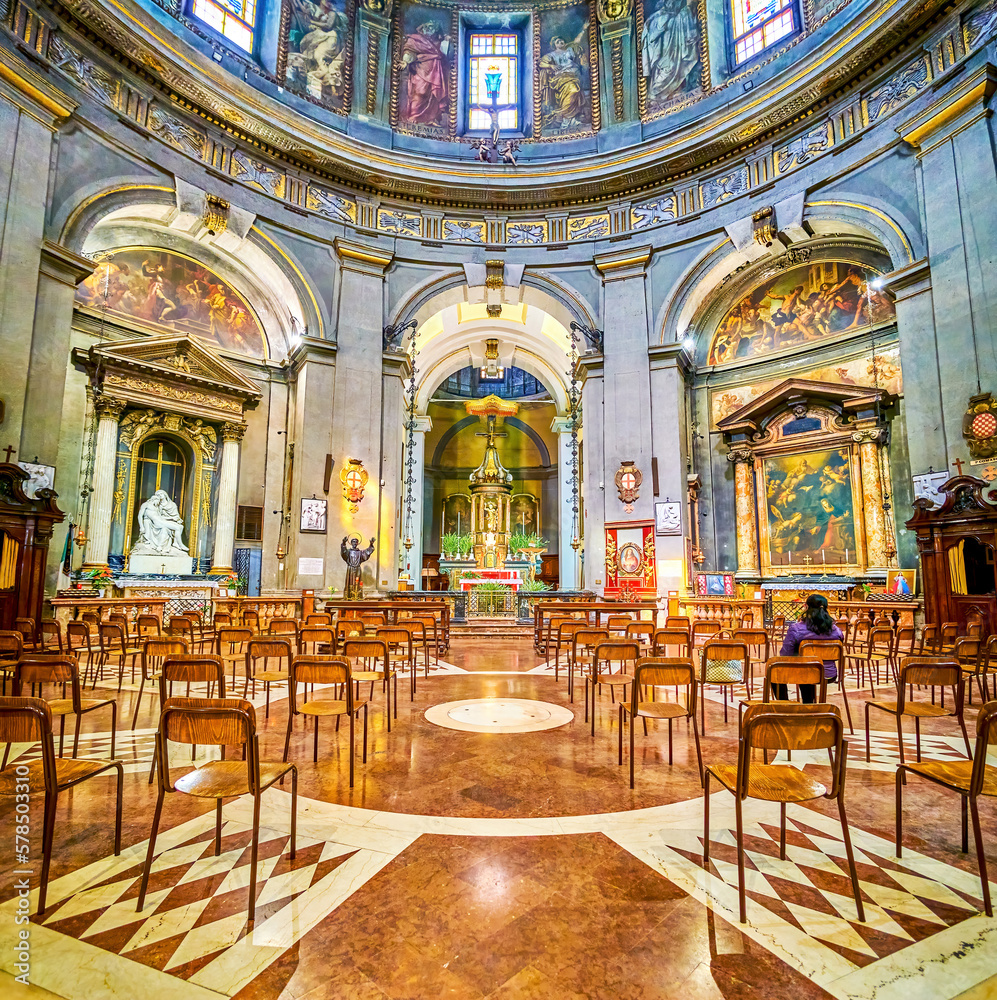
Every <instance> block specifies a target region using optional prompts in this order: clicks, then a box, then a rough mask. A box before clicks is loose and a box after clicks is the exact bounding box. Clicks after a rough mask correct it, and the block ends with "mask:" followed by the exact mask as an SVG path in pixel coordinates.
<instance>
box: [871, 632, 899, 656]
mask: <svg viewBox="0 0 997 1000" xmlns="http://www.w3.org/2000/svg"><path fill="white" fill-rule="evenodd" d="M895 638H896V637H895V636H894V634H893V629H892V628H891V627H890V626H888V625H877V626H876V627H875V628H873V629H871V630H870V631H869V652H870V653H890V652H892V651H893V643H894V641H895Z"/></svg>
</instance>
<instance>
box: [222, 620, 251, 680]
mask: <svg viewBox="0 0 997 1000" xmlns="http://www.w3.org/2000/svg"><path fill="white" fill-rule="evenodd" d="M254 634H255V633H254V632H253V630H252V629H251V628H247V627H246V626H244V625H242V626H240V625H233V626H225V625H223V626H221V627H220V628H219V629H218V634H217V636H216V637H215V652H216V653H217V654H218V655H219V656H220V657H221V658H222V662H223V663H230V664H231V665H232V684H233V686H234V685H235V674H236V667H237V666H238V665H240V664H242V665H245V663H246V646H247V644H248V643H249V640H250V639H252V638H253V636H254Z"/></svg>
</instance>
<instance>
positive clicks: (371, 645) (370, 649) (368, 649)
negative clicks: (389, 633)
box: [343, 639, 390, 669]
mask: <svg viewBox="0 0 997 1000" xmlns="http://www.w3.org/2000/svg"><path fill="white" fill-rule="evenodd" d="M343 656H346V657H348V658H350V659H354V660H374V659H377V660H384V665H385V669H387V667H388V664H389V662H390V661H389V660H388V644H387V643H386V642H385V641H384V640H383V639H347V640H346V642H344V643H343Z"/></svg>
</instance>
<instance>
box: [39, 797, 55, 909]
mask: <svg viewBox="0 0 997 1000" xmlns="http://www.w3.org/2000/svg"><path fill="white" fill-rule="evenodd" d="M58 801H59V793H58V792H53V793H52V794H51V795H49V794H48V792H46V793H45V815H44V819H43V820H42V877H41V881H40V884H39V886H38V912H39V913H44V912H45V894H46V892H47V891H48V871H49V866H50V865H51V864H52V842H53V841H54V840H55V809H56V805H57V804H58Z"/></svg>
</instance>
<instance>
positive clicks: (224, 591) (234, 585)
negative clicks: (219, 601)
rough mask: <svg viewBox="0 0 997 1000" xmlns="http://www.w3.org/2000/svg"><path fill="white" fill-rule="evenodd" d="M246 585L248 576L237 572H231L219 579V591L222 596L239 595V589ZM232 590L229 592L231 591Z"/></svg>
mask: <svg viewBox="0 0 997 1000" xmlns="http://www.w3.org/2000/svg"><path fill="white" fill-rule="evenodd" d="M245 586H246V578H245V577H244V576H239V575H238V574H236V573H229V574H228V576H223V577H222V578H221V579H220V580H219V581H218V592H219V594H220V595H221V596H222V597H230V596H231V597H238V596H239V591H240V590H242V589H243V588H244V587H245ZM230 590H231V591H232V593H231V594H229V591H230Z"/></svg>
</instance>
